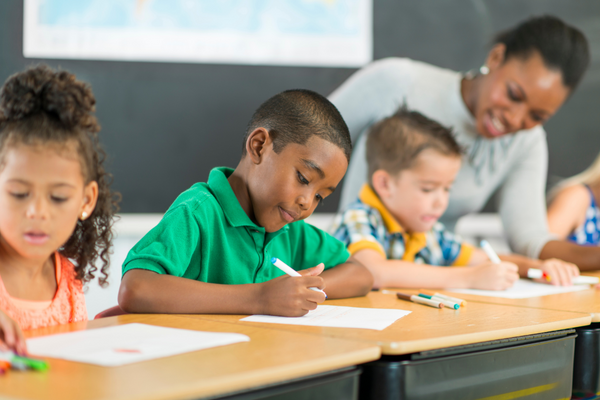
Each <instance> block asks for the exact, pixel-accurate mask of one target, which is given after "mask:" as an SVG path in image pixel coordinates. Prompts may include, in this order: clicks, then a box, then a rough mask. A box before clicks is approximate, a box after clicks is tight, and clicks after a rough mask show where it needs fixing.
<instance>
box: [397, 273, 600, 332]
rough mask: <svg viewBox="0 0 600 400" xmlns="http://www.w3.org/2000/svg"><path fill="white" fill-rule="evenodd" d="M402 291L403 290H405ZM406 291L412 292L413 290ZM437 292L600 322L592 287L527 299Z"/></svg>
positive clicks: (599, 300)
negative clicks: (579, 315)
mask: <svg viewBox="0 0 600 400" xmlns="http://www.w3.org/2000/svg"><path fill="white" fill-rule="evenodd" d="M584 275H590V276H599V277H600V271H594V272H585V273H584ZM402 291H403V292H404V291H405V290H402ZM428 291H431V290H428ZM406 292H412V293H414V292H415V291H406ZM437 292H439V293H446V294H447V295H448V296H454V297H458V298H461V299H465V300H467V301H470V302H478V303H488V304H502V305H510V306H517V307H529V308H541V309H546V310H558V311H573V312H580V313H586V314H590V315H591V317H592V322H600V290H597V289H594V288H593V287H592V288H591V289H589V290H582V291H579V292H569V293H560V294H551V295H548V296H542V297H530V298H527V299H505V298H501V297H488V296H477V295H470V294H464V293H453V292H448V291H440V290H438V291H437ZM417 293H418V291H417ZM470 304H471V303H469V305H470Z"/></svg>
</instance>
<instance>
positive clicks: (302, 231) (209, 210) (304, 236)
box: [123, 167, 350, 285]
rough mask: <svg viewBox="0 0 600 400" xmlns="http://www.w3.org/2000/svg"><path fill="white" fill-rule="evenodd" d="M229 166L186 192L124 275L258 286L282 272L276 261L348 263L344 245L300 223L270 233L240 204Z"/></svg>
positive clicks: (134, 253)
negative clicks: (148, 274) (140, 271)
mask: <svg viewBox="0 0 600 400" xmlns="http://www.w3.org/2000/svg"><path fill="white" fill-rule="evenodd" d="M232 172H233V170H232V169H230V168H223V167H221V168H215V169H213V170H212V171H211V172H210V176H209V178H208V183H196V184H195V185H194V186H192V187H191V188H189V189H188V190H186V191H185V192H183V193H182V194H181V195H179V197H178V198H177V199H176V200H175V202H174V203H173V204H172V205H171V207H170V208H169V210H167V212H166V213H165V215H164V217H163V219H162V220H161V221H160V223H159V224H158V225H157V226H156V227H154V229H152V230H151V231H150V232H148V233H147V234H146V235H145V236H144V237H143V238H142V239H141V240H140V241H139V242H138V243H137V244H136V245H135V246H134V247H133V248H132V249H131V250H130V251H129V254H128V255H127V258H126V259H125V262H124V263H123V274H125V273H126V272H127V271H129V270H132V269H146V270H149V271H154V272H156V273H159V274H169V275H174V276H179V277H183V278H189V279H196V280H198V281H202V282H209V283H222V284H232V285H238V284H246V283H260V282H265V281H268V280H271V279H273V278H276V277H278V276H281V275H283V274H284V273H283V272H282V271H280V270H279V269H278V268H276V267H275V266H274V265H273V264H271V262H270V260H271V257H277V258H279V259H281V260H282V261H283V262H285V263H286V264H288V265H289V266H290V267H292V268H294V269H296V270H301V269H306V268H310V267H314V266H316V265H318V264H319V263H324V264H325V269H328V268H331V267H335V266H336V265H338V264H342V263H344V262H346V260H348V257H349V256H350V254H349V253H348V251H347V250H346V247H345V246H344V244H343V243H342V242H340V241H339V240H337V239H335V238H334V237H332V236H330V235H329V234H328V233H326V232H323V231H322V230H320V229H317V228H315V227H314V226H312V225H310V224H307V223H305V222H304V221H297V222H293V223H291V224H288V225H286V226H284V227H283V228H281V229H280V230H278V231H277V232H272V233H266V232H265V229H264V228H262V227H260V226H258V225H256V224H255V223H253V222H252V221H251V220H250V218H248V215H246V213H245V212H244V210H243V209H242V207H241V205H240V203H239V202H238V200H237V198H236V197H235V194H234V193H233V190H232V189H231V186H230V185H229V182H228V181H227V177H228V176H229V175H231V173H232Z"/></svg>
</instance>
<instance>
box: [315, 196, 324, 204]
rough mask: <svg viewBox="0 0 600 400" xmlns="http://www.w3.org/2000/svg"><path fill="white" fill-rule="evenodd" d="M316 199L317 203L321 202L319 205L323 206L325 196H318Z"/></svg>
mask: <svg viewBox="0 0 600 400" xmlns="http://www.w3.org/2000/svg"><path fill="white" fill-rule="evenodd" d="M316 197H317V201H318V202H319V204H323V196H321V195H320V194H318V195H317V196H316Z"/></svg>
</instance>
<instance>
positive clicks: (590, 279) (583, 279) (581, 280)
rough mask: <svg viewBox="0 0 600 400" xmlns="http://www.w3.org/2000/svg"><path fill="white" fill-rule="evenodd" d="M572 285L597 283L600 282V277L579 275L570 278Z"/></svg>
mask: <svg viewBox="0 0 600 400" xmlns="http://www.w3.org/2000/svg"><path fill="white" fill-rule="evenodd" d="M571 282H573V285H597V284H598V283H600V278H598V277H597V276H585V275H579V276H576V277H575V278H573V279H572V280H571Z"/></svg>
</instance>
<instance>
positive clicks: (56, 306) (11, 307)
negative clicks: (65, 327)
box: [0, 252, 87, 330]
mask: <svg viewBox="0 0 600 400" xmlns="http://www.w3.org/2000/svg"><path fill="white" fill-rule="evenodd" d="M54 265H55V269H56V282H58V287H57V289H56V293H55V295H54V299H52V300H49V301H31V300H21V299H16V298H14V297H11V295H10V294H8V292H7V291H6V288H5V287H4V282H2V278H1V277H0V309H2V310H3V311H4V312H6V313H7V314H8V315H9V316H10V317H11V318H12V319H14V320H15V321H16V322H17V323H18V324H19V326H20V327H21V329H23V330H25V329H35V328H43V327H45V326H51V325H60V324H68V323H69V322H77V321H87V311H86V308H85V297H84V296H83V286H82V284H81V281H80V280H78V279H75V267H74V266H73V263H71V262H70V261H69V260H68V259H67V258H65V257H63V256H62V255H60V254H59V253H58V252H56V253H54Z"/></svg>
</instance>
